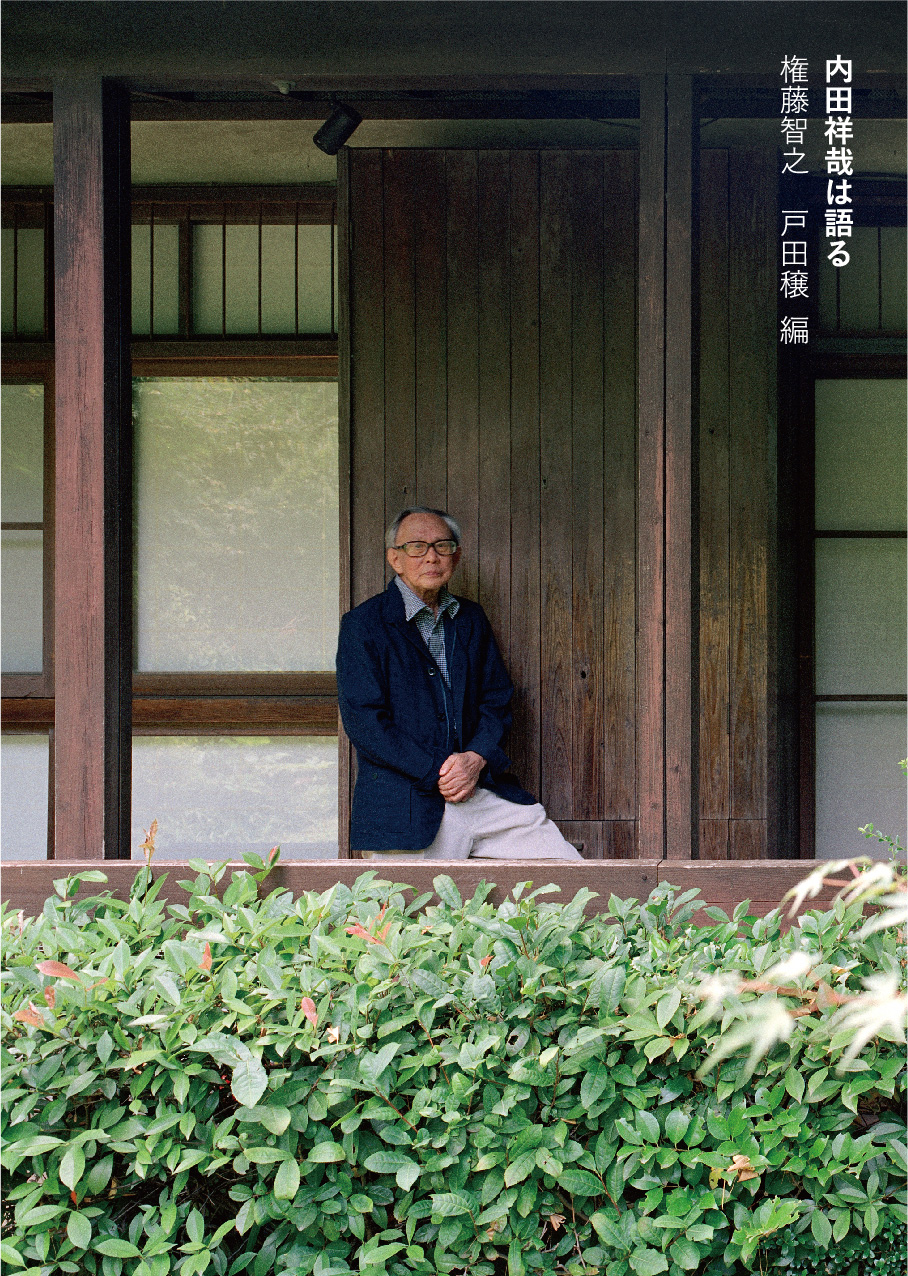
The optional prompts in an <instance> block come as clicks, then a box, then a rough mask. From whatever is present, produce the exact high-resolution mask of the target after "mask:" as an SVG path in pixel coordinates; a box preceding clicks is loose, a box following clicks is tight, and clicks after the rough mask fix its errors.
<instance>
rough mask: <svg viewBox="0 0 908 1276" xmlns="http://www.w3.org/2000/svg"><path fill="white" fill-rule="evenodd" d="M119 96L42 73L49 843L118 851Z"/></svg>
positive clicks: (128, 626)
mask: <svg viewBox="0 0 908 1276" xmlns="http://www.w3.org/2000/svg"><path fill="white" fill-rule="evenodd" d="M129 155H130V152H129V105H128V98H127V95H126V93H125V91H124V90H122V89H120V88H119V87H118V86H115V85H112V84H109V83H107V82H105V81H102V80H101V79H100V78H94V77H92V78H85V79H80V78H73V79H66V80H60V81H59V82H57V83H56V84H55V85H54V275H55V304H54V308H55V332H56V365H57V366H56V372H57V378H56V451H57V457H56V461H57V464H56V498H55V499H56V566H57V570H56V585H55V619H54V642H55V665H56V716H55V744H54V753H55V767H54V771H55V824H56V832H55V842H56V856H57V858H60V859H63V858H67V859H100V858H102V857H105V858H109V859H116V858H128V857H129V854H130V845H129V841H130V797H131V793H130V789H131V756H132V741H131V732H130V712H131V700H132V694H131V693H132V549H131V533H132V501H131V487H132V455H131V437H132V428H131V384H130V348H129V341H130V328H131V289H130V264H131V245H130V233H131V227H130V160H129Z"/></svg>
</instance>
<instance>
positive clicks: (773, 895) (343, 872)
mask: <svg viewBox="0 0 908 1276" xmlns="http://www.w3.org/2000/svg"><path fill="white" fill-rule="evenodd" d="M200 858H204V857H200ZM815 866H816V861H811V860H737V861H732V860H724V861H723V860H716V861H707V860H688V861H683V860H589V861H587V862H586V863H580V864H578V863H574V862H565V863H558V862H546V861H540V860H456V861H444V860H432V861H423V862H421V863H415V864H410V863H407V862H406V861H399V860H398V861H397V862H396V863H395V862H389V863H381V862H378V863H376V862H375V861H374V860H372V861H369V862H364V861H363V860H306V861H299V860H297V861H288V862H287V863H284V864H278V865H276V867H275V868H274V869H273V871H272V872H271V874H270V876H269V877H268V878H267V882H266V884H265V889H267V890H269V891H270V890H274V889H276V888H282V889H284V890H290V891H292V892H293V893H294V894H295V895H299V894H301V893H302V892H304V891H325V890H328V889H329V888H330V887H331V886H333V885H334V884H335V883H337V882H345V883H347V884H349V883H351V882H353V881H354V880H355V879H356V878H357V877H358V876H359V875H360V874H361V873H365V872H367V871H369V870H374V871H375V873H376V874H377V875H378V876H379V877H381V878H385V879H387V880H389V881H392V882H400V883H404V882H405V883H407V884H408V885H410V886H412V887H413V888H414V890H415V891H416V892H417V893H421V892H423V891H426V890H431V889H432V879H433V878H434V877H436V876H437V875H438V874H439V873H447V874H448V875H449V876H450V877H452V878H453V879H454V881H455V882H456V883H457V885H458V887H459V888H460V891H461V893H462V894H463V896H464V898H465V899H469V897H470V896H471V895H472V894H473V892H474V891H475V889H476V887H477V886H478V884H479V883H480V882H481V881H487V882H489V881H491V882H495V883H496V887H495V890H494V891H493V893H492V895H491V897H490V898H491V899H492V901H493V902H500V901H501V900H502V899H504V898H505V896H506V895H507V894H508V893H509V892H510V891H511V890H512V889H513V887H514V886H515V885H516V884H517V883H518V882H523V881H528V880H529V881H533V882H534V883H535V884H536V885H537V886H542V885H546V884H548V883H551V882H553V883H555V884H557V885H558V886H560V887H561V892H562V898H564V899H565V900H567V899H570V898H571V897H572V896H573V895H574V894H575V892H576V891H578V890H579V889H580V888H581V887H582V886H585V887H587V888H588V889H589V890H592V891H596V892H598V899H597V900H596V901H595V902H594V903H593V905H592V906H591V907H592V908H593V909H596V908H600V907H601V908H604V907H605V906H606V905H607V904H608V900H609V896H610V895H617V896H618V897H619V898H622V899H626V898H629V897H631V896H633V897H635V898H637V899H646V897H647V896H648V895H649V893H650V892H651V891H652V889H653V888H654V887H655V886H656V885H657V884H658V883H659V882H670V883H671V884H672V885H674V886H677V887H678V888H679V889H681V890H689V889H690V888H691V887H694V886H696V887H699V889H700V891H701V892H702V896H703V902H704V904H714V905H717V906H718V907H719V908H723V909H724V910H725V911H726V912H727V913H729V914H731V912H732V910H733V908H734V907H735V905H736V904H738V903H740V902H741V900H744V899H749V900H750V901H751V910H750V911H751V912H752V913H754V914H756V915H758V916H763V915H764V914H765V913H767V912H769V911H770V910H771V909H773V908H775V907H777V906H778V905H779V904H780V902H781V900H782V897H783V896H784V894H785V892H786V891H787V890H789V889H790V888H791V887H792V886H794V885H795V883H796V882H799V881H800V880H801V879H802V878H803V877H806V876H807V874H808V873H809V872H810V871H811V869H813V868H814V867H815ZM142 867H143V862H142V861H141V860H105V861H99V860H83V861H74V860H56V861H55V860H41V861H31V862H25V861H21V860H20V861H11V862H7V863H5V864H4V865H3V873H2V881H0V897H2V899H3V900H5V901H7V902H8V903H9V905H10V907H12V908H13V909H22V910H23V911H24V912H25V914H26V915H27V916H34V915H35V914H37V913H38V912H40V910H41V907H42V905H43V903H44V900H45V899H46V898H47V897H48V896H49V895H52V894H53V893H54V887H53V882H54V880H55V879H59V878H61V877H67V876H70V875H73V874H75V873H78V872H79V870H80V869H100V870H101V871H102V872H103V873H106V874H107V889H109V890H111V891H112V892H113V894H114V895H116V896H117V897H118V898H121V899H125V898H127V897H128V895H129V890H130V887H131V885H132V882H133V879H134V877H135V875H136V873H138V872H139V871H140V869H141V868H142ZM230 868H231V870H232V871H239V870H242V869H245V868H246V865H245V864H242V863H238V862H237V863H235V862H231V864H230ZM165 874H166V877H167V881H166V883H165V885H164V886H163V888H162V891H161V897H163V898H164V899H166V900H168V901H169V902H170V903H174V904H177V903H185V902H186V894H185V892H184V891H183V890H181V889H180V887H179V886H178V885H177V882H178V881H184V880H186V879H187V878H192V877H194V876H195V874H194V873H193V870H192V869H190V868H189V866H188V864H187V863H186V861H185V860H170V861H166V862H165V861H162V862H161V863H159V864H156V865H155V866H154V876H155V878H158V877H160V876H162V875H165ZM227 880H228V879H227V876H226V875H225V878H224V879H223V885H224V886H226V885H227ZM103 889H105V888H104V887H103V886H100V885H98V884H97V883H88V884H86V885H85V886H84V887H83V890H82V893H84V894H93V893H96V892H97V891H99V890H103ZM831 895H832V888H830V889H828V890H827V891H825V892H824V894H823V895H822V896H820V901H821V903H822V904H823V905H824V906H825V905H827V904H828V901H829V899H830V898H831Z"/></svg>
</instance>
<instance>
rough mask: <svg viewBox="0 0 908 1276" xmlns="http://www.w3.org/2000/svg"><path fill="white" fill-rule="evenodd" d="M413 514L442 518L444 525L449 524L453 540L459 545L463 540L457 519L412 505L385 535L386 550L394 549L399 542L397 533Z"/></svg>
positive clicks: (438, 511) (402, 512)
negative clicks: (397, 541)
mask: <svg viewBox="0 0 908 1276" xmlns="http://www.w3.org/2000/svg"><path fill="white" fill-rule="evenodd" d="M411 514H434V515H435V517H436V518H440V519H441V520H442V522H443V523H446V524H447V527H448V531H449V532H450V533H451V539H452V540H453V541H456V543H457V544H458V545H459V544H460V540H461V535H460V524H459V523H458V521H457V519H456V518H452V517H451V515H450V514H447V513H446V512H445V511H444V510H433V509H429V507H428V506H427V505H411V506H410V508H409V509H405V510H401V511H400V513H399V514H398V516H397V518H396V519H395V520H394V522H393V523H392V524H391V526H390V527H389V528H388V530H387V532H386V533H385V548H386V549H394V542H395V541H396V540H397V533H398V532H399V531H400V525H401V523H402V522H403V521H404V519H405V518H409V517H410V515H411Z"/></svg>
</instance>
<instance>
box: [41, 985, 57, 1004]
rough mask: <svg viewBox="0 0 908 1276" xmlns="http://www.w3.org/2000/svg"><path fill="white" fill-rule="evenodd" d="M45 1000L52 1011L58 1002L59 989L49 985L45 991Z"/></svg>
mask: <svg viewBox="0 0 908 1276" xmlns="http://www.w3.org/2000/svg"><path fill="white" fill-rule="evenodd" d="M44 1000H45V1001H46V1002H47V1004H48V1005H49V1006H50V1008H51V1010H53V1008H54V1004H55V1002H56V1000H57V989H56V987H55V986H54V985H53V984H48V985H47V987H46V988H45V989H44Z"/></svg>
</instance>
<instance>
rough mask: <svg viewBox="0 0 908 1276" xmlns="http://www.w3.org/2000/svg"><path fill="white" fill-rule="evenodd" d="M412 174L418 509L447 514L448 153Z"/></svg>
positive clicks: (427, 155) (419, 162)
mask: <svg viewBox="0 0 908 1276" xmlns="http://www.w3.org/2000/svg"><path fill="white" fill-rule="evenodd" d="M411 172H412V175H413V182H414V191H413V192H411V195H410V198H411V200H412V201H413V206H414V237H413V250H414V257H415V279H414V286H415V289H416V296H415V328H416V334H415V358H416V503H417V504H418V505H428V506H430V507H431V508H433V509H446V508H447V500H448V474H447V467H448V448H447V426H448V420H447V393H448V377H447V359H446V346H447V259H446V234H445V225H446V221H447V198H446V192H445V158H444V154H443V152H440V151H417V152H415V153H414V154H413V158H412V168H411ZM416 192H418V194H417V193H416Z"/></svg>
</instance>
